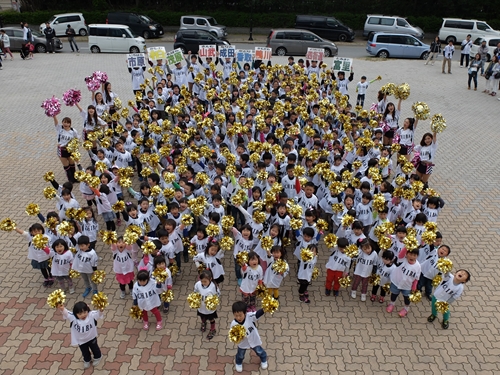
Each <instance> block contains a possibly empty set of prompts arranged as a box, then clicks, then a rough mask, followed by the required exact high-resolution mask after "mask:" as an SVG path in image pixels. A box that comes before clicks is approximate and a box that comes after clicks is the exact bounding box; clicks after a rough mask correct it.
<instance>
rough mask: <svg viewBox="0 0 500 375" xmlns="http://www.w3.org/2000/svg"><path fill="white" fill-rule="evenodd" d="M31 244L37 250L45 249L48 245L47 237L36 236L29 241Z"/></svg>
mask: <svg viewBox="0 0 500 375" xmlns="http://www.w3.org/2000/svg"><path fill="white" fill-rule="evenodd" d="M31 243H32V244H33V246H34V247H35V248H37V249H39V250H42V249H45V248H46V247H47V245H48V244H49V239H48V238H47V236H45V235H43V234H37V235H35V236H33V239H32V240H31Z"/></svg>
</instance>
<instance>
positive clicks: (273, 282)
mask: <svg viewBox="0 0 500 375" xmlns="http://www.w3.org/2000/svg"><path fill="white" fill-rule="evenodd" d="M266 261H267V270H266V273H265V274H264V285H265V286H266V287H268V288H279V287H280V286H281V282H282V281H283V279H284V278H285V276H286V275H288V272H289V271H290V267H289V266H288V263H287V264H286V270H285V272H283V273H282V274H281V273H278V272H276V271H275V270H273V269H272V266H273V264H274V257H273V256H271V257H269V256H268V257H267V259H266ZM285 262H286V261H285Z"/></svg>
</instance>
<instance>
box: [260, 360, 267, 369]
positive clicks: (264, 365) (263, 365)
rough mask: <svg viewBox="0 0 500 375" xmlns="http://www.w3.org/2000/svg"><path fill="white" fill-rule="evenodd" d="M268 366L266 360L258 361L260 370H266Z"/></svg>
mask: <svg viewBox="0 0 500 375" xmlns="http://www.w3.org/2000/svg"><path fill="white" fill-rule="evenodd" d="M268 367H269V365H268V364H267V361H265V362H261V363H260V368H261V369H262V370H266V369H267V368H268Z"/></svg>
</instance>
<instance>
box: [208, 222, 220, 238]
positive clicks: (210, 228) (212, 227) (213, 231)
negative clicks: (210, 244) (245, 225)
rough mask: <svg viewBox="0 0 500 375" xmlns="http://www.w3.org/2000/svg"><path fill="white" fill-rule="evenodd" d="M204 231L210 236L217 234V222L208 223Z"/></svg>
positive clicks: (218, 230)
mask: <svg viewBox="0 0 500 375" xmlns="http://www.w3.org/2000/svg"><path fill="white" fill-rule="evenodd" d="M206 231H207V234H208V235H209V236H210V237H215V236H217V235H218V234H219V232H220V227H219V226H218V225H217V224H208V225H207V229H206Z"/></svg>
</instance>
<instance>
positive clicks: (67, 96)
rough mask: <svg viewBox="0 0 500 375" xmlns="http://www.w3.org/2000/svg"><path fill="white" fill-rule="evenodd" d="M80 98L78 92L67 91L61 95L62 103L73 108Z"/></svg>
mask: <svg viewBox="0 0 500 375" xmlns="http://www.w3.org/2000/svg"><path fill="white" fill-rule="evenodd" d="M81 98H82V93H81V92H80V90H74V89H69V90H68V91H66V92H65V93H64V94H63V102H64V104H66V105H67V106H70V107H72V106H74V105H75V104H76V103H79V102H80V99H81Z"/></svg>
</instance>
